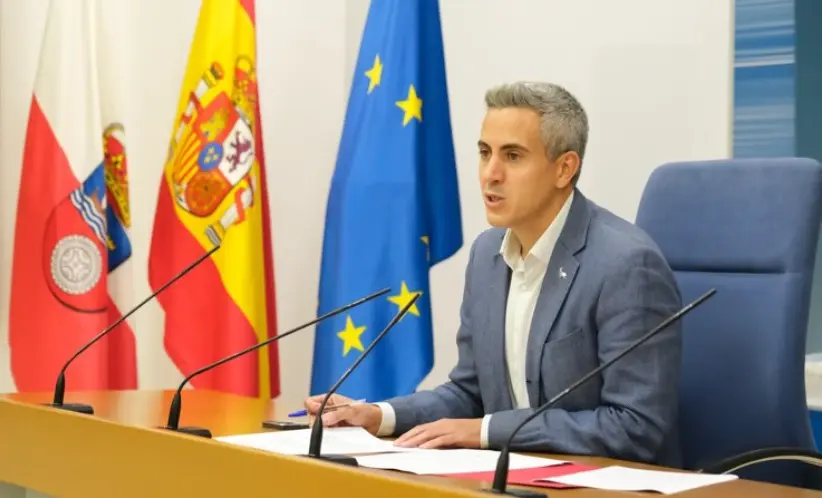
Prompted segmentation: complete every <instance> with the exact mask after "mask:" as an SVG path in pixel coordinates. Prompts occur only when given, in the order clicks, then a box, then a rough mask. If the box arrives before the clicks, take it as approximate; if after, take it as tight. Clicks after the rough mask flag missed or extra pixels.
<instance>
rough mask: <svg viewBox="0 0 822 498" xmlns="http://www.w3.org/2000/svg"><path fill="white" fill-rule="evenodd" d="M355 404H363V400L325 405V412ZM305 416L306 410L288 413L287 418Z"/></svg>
mask: <svg viewBox="0 0 822 498" xmlns="http://www.w3.org/2000/svg"><path fill="white" fill-rule="evenodd" d="M357 403H365V400H364V399H358V400H355V401H354V402H353V403H345V404H343V405H331V406H328V405H326V407H325V411H327V412H333V411H334V410H336V409H337V408H343V407H346V406H351V405H354V404H357ZM306 415H308V410H298V411H296V412H291V413H289V414H288V417H289V418H294V417H305V416H306Z"/></svg>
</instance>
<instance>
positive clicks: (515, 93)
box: [485, 81, 588, 184]
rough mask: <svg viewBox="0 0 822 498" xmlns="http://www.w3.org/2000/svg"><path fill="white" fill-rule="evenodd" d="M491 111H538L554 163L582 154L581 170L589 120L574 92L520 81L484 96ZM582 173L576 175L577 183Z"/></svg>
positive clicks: (548, 149)
mask: <svg viewBox="0 0 822 498" xmlns="http://www.w3.org/2000/svg"><path fill="white" fill-rule="evenodd" d="M485 104H486V105H487V106H488V108H489V109H500V108H504V107H524V108H528V109H533V110H535V111H537V112H538V113H539V115H540V120H541V122H542V125H541V131H542V143H543V144H544V145H545V151H546V153H547V154H548V157H550V158H551V159H552V160H553V159H556V158H557V157H559V156H560V155H562V154H564V153H566V152H569V151H573V152H576V153H577V154H578V155H579V160H580V170H581V169H582V158H583V157H584V156H585V146H586V144H587V142H588V117H587V116H586V115H585V110H584V109H583V108H582V105H581V104H580V103H579V101H578V100H577V99H576V98H575V97H574V96H573V95H571V93H570V92H569V91H568V90H566V89H564V88H563V87H561V86H559V85H555V84H553V83H541V82H528V81H518V82H515V83H507V84H504V85H499V86H496V87H494V88H491V89H490V90H488V91H487V92H486V93H485ZM579 174H580V171H577V174H576V175H575V176H574V178H573V180H572V183H573V184H576V182H577V179H578V178H579Z"/></svg>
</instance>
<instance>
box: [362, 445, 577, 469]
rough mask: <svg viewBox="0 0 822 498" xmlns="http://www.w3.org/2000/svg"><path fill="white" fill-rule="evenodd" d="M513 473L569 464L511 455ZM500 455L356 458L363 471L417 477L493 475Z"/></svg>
mask: <svg viewBox="0 0 822 498" xmlns="http://www.w3.org/2000/svg"><path fill="white" fill-rule="evenodd" d="M509 457H510V460H509V464H510V467H509V468H510V469H531V468H538V467H550V466H552V465H559V464H563V463H566V462H564V461H561V460H551V459H548V458H539V457H532V456H527V455H517V454H510V455H509ZM497 459H499V452H498V451H492V450H472V449H447V450H426V449H417V450H416V451H409V452H403V453H389V454H383V455H367V456H362V457H357V463H359V464H360V466H361V467H370V468H372V469H386V470H400V471H404V472H411V473H414V474H434V475H442V474H458V473H463V472H493V471H494V470H495V469H496V468H497Z"/></svg>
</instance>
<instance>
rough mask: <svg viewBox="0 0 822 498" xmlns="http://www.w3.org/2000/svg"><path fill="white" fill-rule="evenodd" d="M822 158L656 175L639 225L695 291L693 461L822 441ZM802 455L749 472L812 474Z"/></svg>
mask: <svg viewBox="0 0 822 498" xmlns="http://www.w3.org/2000/svg"><path fill="white" fill-rule="evenodd" d="M821 221H822V166H820V164H819V163H817V162H816V161H814V160H811V159H801V158H785V159H746V160H718V161H704V162H680V163H671V164H666V165H663V166H661V167H659V168H658V169H656V170H655V171H654V172H653V173H652V174H651V176H650V178H649V180H648V183H647V185H646V187H645V190H644V192H643V195H642V200H641V202H640V207H639V211H638V214H637V225H639V226H640V227H642V228H643V229H644V230H645V231H647V232H648V234H649V235H650V236H651V237H652V238H653V239H654V240H655V241H656V242H657V244H659V246H660V248H661V249H662V251H663V253H664V254H665V257H666V258H667V260H668V262H669V264H670V265H671V267H672V268H673V270H674V272H675V274H676V278H677V281H678V284H679V286H680V290H681V292H682V300H683V303H685V302H690V301H691V300H693V299H695V298H696V297H697V296H699V295H700V294H702V293H704V292H705V291H707V290H708V289H709V288H712V287H714V288H716V290H717V293H716V295H715V296H713V298H711V299H710V300H709V301H708V302H706V303H704V304H703V305H702V306H701V307H700V308H699V309H698V310H695V311H694V313H691V314H689V315H688V316H686V317H685V318H684V320H683V324H682V334H683V335H682V339H683V348H684V349H683V363H682V383H681V385H680V398H679V399H680V411H679V417H680V418H679V425H680V433H681V441H682V446H683V462H684V465H685V467H686V468H690V469H695V468H701V467H702V466H703V465H707V464H709V463H710V462H714V461H717V460H720V459H722V458H726V457H729V456H732V455H735V454H738V453H741V452H743V451H747V450H752V449H756V448H762V447H767V446H794V447H801V448H808V449H813V448H814V442H813V438H812V435H811V429H810V423H809V414H808V409H807V404H806V398H805V377H804V359H805V339H806V331H807V324H808V314H809V308H810V294H811V282H812V278H813V269H814V260H815V257H816V248H817V240H818V237H819V229H820V222H821ZM806 474H807V469H806V468H805V467H803V466H802V464H799V463H784V462H777V463H765V464H761V465H758V466H756V467H755V468H754V467H752V468H750V469H744V470H742V471H740V472H739V475H740V476H741V477H746V478H750V479H757V480H763V481H770V482H777V483H783V484H792V485H797V486H802V485H803V482H804V480H805V478H806Z"/></svg>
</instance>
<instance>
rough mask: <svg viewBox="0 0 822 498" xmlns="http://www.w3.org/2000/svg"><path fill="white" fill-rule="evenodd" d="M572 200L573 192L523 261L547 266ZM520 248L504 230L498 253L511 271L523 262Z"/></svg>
mask: <svg viewBox="0 0 822 498" xmlns="http://www.w3.org/2000/svg"><path fill="white" fill-rule="evenodd" d="M573 200H574V192H573V191H571V195H569V196H568V199H566V201H565V204H563V205H562V209H560V211H559V213H557V216H556V217H555V218H554V221H552V222H551V224H550V225H548V228H547V229H546V230H545V231H544V232H543V233H542V235H540V237H539V239H537V241H536V243H535V244H534V247H532V248H531V251H530V252H529V253H528V255H527V256H526V258H524V259H525V260H528V259H536V260H537V261H539V262H540V264H541V266H544V267H547V266H548V261H550V259H551V254H552V253H553V252H554V246H556V244H557V241H558V240H559V236H560V234H561V233H562V229H563V227H564V226H565V222H566V221H567V219H568V212H569V211H570V210H571V203H572V202H573ZM521 248H522V246H521V245H520V242H519V240H517V237H516V235H514V233H513V232H512V231H511V229H510V228H509V229H508V230H506V231H505V236H504V237H503V238H502V245H501V246H500V250H499V252H500V254H502V258H503V259H504V260H505V263H506V264H507V265H508V266H509V267H511V268H512V269H513V268H515V267H517V266H518V265H520V264H521V263H522V262H523V258H522V256H521V254H520V250H521Z"/></svg>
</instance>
